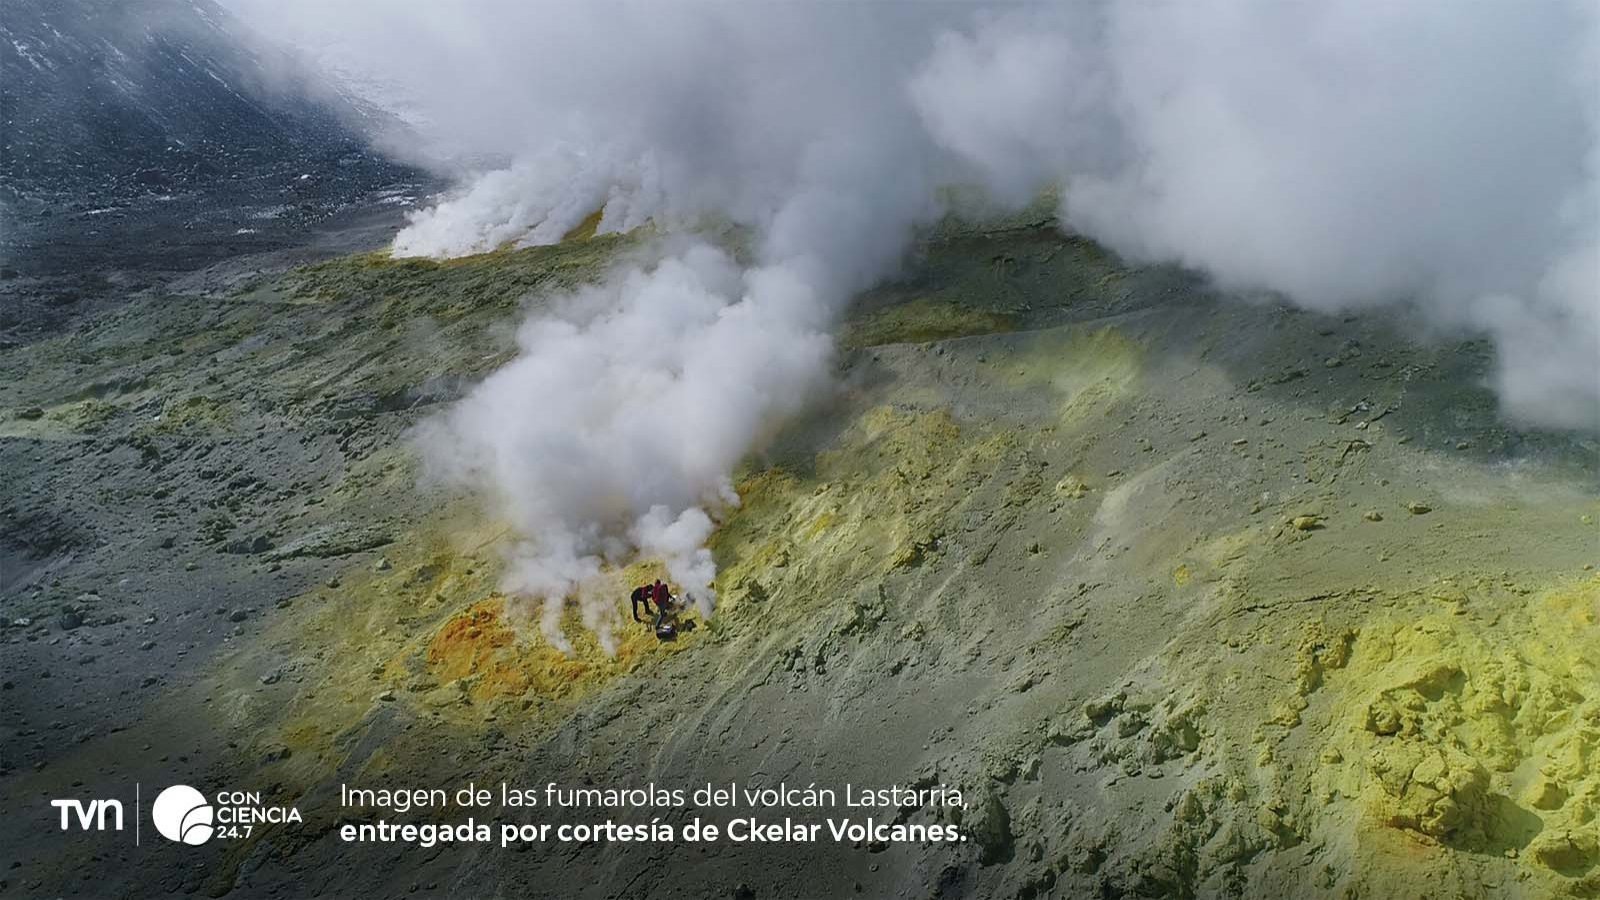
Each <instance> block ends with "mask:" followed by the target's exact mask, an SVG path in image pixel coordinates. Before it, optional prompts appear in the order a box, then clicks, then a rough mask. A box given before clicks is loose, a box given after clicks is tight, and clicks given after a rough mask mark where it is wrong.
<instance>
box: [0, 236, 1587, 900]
mask: <svg viewBox="0 0 1600 900" xmlns="http://www.w3.org/2000/svg"><path fill="white" fill-rule="evenodd" d="M635 241H636V239H631V238H626V237H620V238H619V237H601V238H594V239H590V240H578V239H574V240H571V241H568V242H566V243H563V244H561V245H559V246H555V247H548V248H536V249H529V250H522V251H516V252H502V253H495V254H489V255H486V256H481V257H473V258H468V259H464V260H457V261H452V262H448V263H432V262H420V261H403V262H402V261H391V260H388V259H387V258H384V257H383V256H382V255H366V256H355V257H348V258H342V259H338V260H334V261H332V262H326V263H321V264H317V265H312V266H307V267H303V268H299V269H294V270H292V271H288V272H284V273H276V274H265V275H262V276H260V277H258V278H256V279H254V280H251V281H249V282H248V283H245V284H243V285H238V284H234V283H233V282H229V283H228V284H226V285H223V286H221V287H217V288H216V290H215V291H214V292H212V293H205V292H198V293H185V292H184V291H183V289H182V285H181V284H180V285H178V286H176V287H174V288H173V289H172V290H169V291H165V292H152V293H149V294H147V295H145V296H142V297H139V298H134V299H133V300H131V301H130V302H129V303H128V304H127V305H125V306H123V307H121V308H120V309H119V310H118V311H116V312H114V313H111V314H107V315H104V316H101V317H98V318H96V319H93V320H91V321H89V322H87V323H86V324H85V325H84V326H83V327H82V328H80V329H78V330H76V331H75V332H73V333H71V334H67V335H63V336H60V337H57V338H54V339H51V340H48V341H42V342H38V343H34V344H30V345H27V346H24V347H20V348H16V349H13V350H11V351H8V352H7V353H6V355H5V356H4V357H3V362H0V368H3V376H4V377H3V378H0V403H3V405H4V407H5V409H6V415H5V417H4V421H3V422H0V435H3V439H0V465H3V466H4V471H5V472H6V473H7V486H6V488H5V491H6V495H5V497H4V503H5V508H4V515H5V518H6V529H5V538H6V544H5V546H4V547H3V548H0V552H3V553H4V563H5V569H4V571H5V576H4V583H3V584H0V590H3V592H4V595H3V596H4V600H3V604H4V607H3V613H4V622H5V623H6V628H5V631H4V633H3V634H4V639H5V641H6V643H5V645H4V646H5V653H4V657H3V660H0V663H3V668H4V682H5V684H4V687H5V691H4V693H3V695H0V696H3V698H4V701H3V713H0V727H3V729H4V740H5V751H6V752H5V755H4V765H5V767H6V772H5V774H4V777H3V781H0V792H3V797H4V804H5V808H6V809H7V810H8V811H9V814H8V816H7V817H6V820H5V821H4V823H3V824H0V830H3V833H4V840H3V841H0V846H3V847H4V848H5V849H4V853H5V855H6V857H7V859H6V861H5V864H6V865H7V866H10V867H11V868H9V869H6V870H5V871H4V872H3V873H0V878H4V879H6V881H7V882H8V883H9V886H10V887H11V888H12V889H13V890H21V891H22V892H23V893H25V894H27V895H30V896H31V895H37V894H45V893H48V894H50V895H60V894H79V895H85V896H100V895H119V896H135V897H137V896H169V895H171V894H174V893H200V894H206V895H212V896H220V895H229V896H268V895H272V896H352V895H357V894H360V893H362V892H368V891H374V892H382V893H383V894H385V895H393V894H400V893H404V892H408V891H414V892H417V893H418V894H420V895H425V896H432V895H450V896H552V897H556V896H559V897H572V896H592V897H612V896H614V897H633V896H647V895H648V896H661V897H676V896H685V897H700V896H729V895H730V894H731V895H733V896H740V897H750V896H754V897H793V896H807V897H823V896H844V895H854V894H860V895H863V896H890V895H894V896H914V897H920V896H940V897H961V896H966V897H1004V896H1014V897H1039V896H1061V897H1074V896H1088V895H1099V896H1119V895H1138V896H1168V897H1212V896H1218V897H1224V896H1240V897H1285V896H1293V897H1384V896H1396V895H1404V896H1415V897H1506V896H1510V897H1546V896H1574V897H1594V896H1600V844H1597V831H1600V826H1597V822H1596V817H1597V813H1600V673H1597V671H1596V666H1597V663H1596V659H1597V655H1596V654H1595V653H1594V649H1593V648H1594V647H1595V646H1597V640H1600V624H1597V616H1600V581H1597V579H1596V576H1595V573H1594V571H1593V570H1592V565H1593V564H1594V563H1595V561H1596V556H1597V555H1600V554H1597V547H1600V544H1597V539H1600V531H1597V526H1596V524H1595V516H1596V515H1597V514H1600V501H1597V497H1600V473H1597V464H1596V450H1597V448H1596V444H1595V443H1594V442H1593V440H1592V439H1591V438H1587V437H1584V436H1571V435H1555V434H1544V433H1532V432H1526V431H1517V430H1513V429H1510V428H1508V427H1507V426H1505V425H1504V424H1502V423H1501V422H1500V421H1499V420H1498V419H1497V417H1496V414H1495V407H1494V402H1493V398H1492V396H1491V395H1489V394H1488V393H1487V392H1486V390H1485V389H1483V388H1482V387H1480V386H1479V385H1481V383H1482V382H1483V379H1484V375H1485V373H1486V371H1487V369H1488V367H1489V365H1490V364H1491V357H1490V352H1489V350H1488V348H1486V347H1484V346H1482V345H1480V344H1476V343H1452V344H1442V343H1431V344H1423V343H1418V342H1415V341H1414V340H1412V339H1411V338H1410V337H1408V336H1409V335H1411V334H1413V333H1414V332H1412V331H1411V330H1410V329H1408V328H1407V327H1406V324H1405V323H1403V322H1398V321H1394V320H1391V319H1387V318H1380V317H1376V316H1367V317H1348V318H1335V317H1327V316H1322V315H1318V314H1313V313H1308V312H1304V311H1297V310H1294V309H1290V308H1287V307H1284V306H1281V305H1278V304H1276V303H1274V302H1272V301H1271V300H1270V299H1264V298H1241V297H1224V296H1219V295H1217V294H1216V293H1214V292H1212V291H1210V290H1208V289H1207V288H1206V287H1205V286H1204V285H1202V284H1200V283H1198V282H1197V281H1196V280H1195V279H1193V278H1192V277H1190V276H1187V275H1185V274H1184V273H1181V272H1177V271H1173V270H1170V269H1162V268H1155V269H1137V268H1129V267H1127V266H1125V265H1123V264H1121V263H1119V262H1118V261H1116V260H1114V259H1112V258H1110V257H1108V256H1107V255H1105V254H1104V253H1103V252H1101V251H1100V250H1099V249H1098V248H1096V247H1095V246H1093V245H1092V244H1089V243H1087V242H1084V241H1081V240H1077V239H1074V238H1071V237H1064V236H1062V235H1061V234H1060V233H1059V232H1058V231H1056V230H1055V229H1054V228H1053V227H1052V225H1051V223H1048V222H1041V223H1036V224H1031V225H1019V226H1017V227H1004V228H1001V227H994V228H988V229H962V228H950V229H947V230H946V231H944V232H941V233H940V234H938V235H936V236H934V237H932V238H930V239H929V240H928V241H927V242H925V243H924V245H922V246H921V247H920V248H919V253H918V256H917V258H916V259H915V260H914V262H913V263H912V264H911V265H910V266H909V267H908V271H907V273H906V274H905V275H904V276H903V277H902V278H901V279H900V280H899V281H897V282H896V283H894V284H891V285H889V286H886V287H883V288H881V289H878V290H876V291H873V292H871V293H870V294H868V295H866V296H863V297H860V298H858V300H857V302H856V303H855V305H854V306H853V308H852V310H851V312H850V315H849V317H848V319H847V320H846V321H845V323H844V324H843V325H842V326H841V328H840V333H839V340H840V345H841V353H840V357H839V362H838V369H839V371H838V378H837V390H836V391H835V393H834V395H833V396H831V397H829V398H826V399H825V400H824V401H822V402H820V403H819V404H818V405H817V406H816V408H815V409H814V411H813V412H812V413H811V414H809V415H808V416H807V417H806V418H805V419H804V420H802V421H798V422H794V423H791V424H790V425H789V426H788V427H787V428H786V429H785V430H784V431H783V432H782V434H781V435H780V436H779V437H778V439H777V441H776V442H775V443H774V444H773V445H772V446H770V447H769V448H766V449H765V450H764V451H763V452H762V453H761V454H759V455H757V456H755V457H753V458H751V459H750V460H749V461H748V462H747V463H746V465H745V467H744V468H743V469H742V470H741V471H740V472H739V473H737V481H736V483H737V488H738V491H739V494H740V497H741V501H742V502H741V505H740V507H739V508H738V509H737V510H735V511H733V512H731V513H730V514H729V516H728V517H727V519H726V521H725V522H724V523H723V524H722V526H721V528H720V529H719V530H718V531H717V533H716V534H715V536H714V538H713V545H712V549H713V551H714V553H715V555H716V558H717V560H718V563H719V566H720V572H721V574H720V575H719V578H718V583H717V585H716V587H717V589H718V591H719V593H720V595H721V597H722V598H723V602H722V605H721V607H720V609H719V611H718V613H717V616H716V618H715V620H714V621H713V622H712V623H710V624H709V625H708V626H707V627H703V628H700V629H698V630H696V631H694V632H692V633H690V634H688V635H686V636H685V637H684V638H683V639H682V640H680V641H678V642H676V643H673V644H657V643H656V642H655V641H654V640H653V638H651V637H650V636H649V635H647V634H645V633H643V631H642V630H639V631H635V630H632V629H631V628H621V629H620V632H621V633H622V634H623V635H624V637H623V639H622V641H621V644H620V646H619V648H618V649H617V652H616V654H615V655H614V656H606V655H604V654H603V653H601V651H600V649H599V647H598V646H597V644H596V643H595V641H594V640H593V639H592V638H589V637H587V632H585V631H584V630H583V628H582V627H581V626H580V624H579V623H578V622H577V615H576V613H575V612H574V614H573V615H572V617H571V618H572V621H571V622H569V623H568V624H569V627H568V629H567V630H568V633H569V635H571V636H572V637H573V638H574V643H575V644H576V649H575V651H574V652H573V654H572V655H571V656H563V655H562V654H560V653H558V652H556V651H555V650H554V649H552V648H551V647H550V646H549V645H548V644H547V643H546V642H545V641H544V640H543V639H542V638H541V637H540V636H539V633H538V629H537V627H533V626H532V625H531V624H530V623H529V622H528V621H527V610H526V608H525V604H524V603H523V602H521V601H519V600H517V599H516V598H507V597H505V596H503V595H502V594H500V593H499V592H498V591H497V575H498V569H499V567H500V565H501V563H500V559H501V555H500V554H501V551H502V549H503V545H504V544H505V543H506V542H507V541H508V540H509V536H508V535H507V534H506V533H505V529H504V528H503V526H502V525H500V524H499V523H497V522H495V521H494V520H493V519H492V518H491V517H489V516H488V515H486V514H485V513H484V512H483V509H484V508H485V507H484V506H482V505H480V503H479V501H478V500H477V499H475V498H470V497H457V496H451V495H449V494H447V493H445V492H443V491H442V490H440V489H437V488H431V487H427V486H422V487H419V486H418V485H419V481H418V475H419V470H420V464H419V462H418V460H417V458H416V453H415V450H414V448H413V446H412V444H411V443H410V442H409V441H408V439H407V432H408V429H409V428H410V427H411V426H412V425H414V424H415V423H416V422H418V421H419V420H421V419H422V418H424V417H426V416H428V415H431V414H432V413H433V412H434V411H435V410H437V409H438V408H439V406H440V404H443V403H447V402H449V401H450V400H452V399H454V398H456V397H458V396H460V394H461V393H462V392H463V391H464V390H465V388H466V386H467V385H470V383H471V382H472V381H473V380H474V379H475V378H477V377H480V376H481V375H483V374H484V373H486V372H488V371H491V370H492V369H493V368H494V367H496V366H497V365H499V364H500V363H502V362H504V361H505V360H506V359H508V358H509V355H510V353H511V352H512V340H511V336H512V330H513V327H514V325H515V324H516V322H517V320H518V319H519V318H520V316H521V315H522V314H523V312H522V311H523V309H524V308H527V307H531V308H532V309H533V311H534V313H535V314H537V312H538V310H539V309H540V308H541V306H542V305H543V304H544V303H546V302H547V299H548V297H549V295H550V294H551V293H552V292H556V291H559V290H560V289H562V288H564V287H569V286H571V285H574V284H577V283H580V282H583V281H586V280H591V279H594V278H597V277H600V276H601V275H602V274H603V272H604V271H605V269H606V267H607V265H608V263H609V261H610V260H611V259H613V258H614V257H615V256H616V255H617V254H618V253H625V252H628V250H629V248H630V247H631V246H633V245H634V243H635ZM195 283H211V284H215V283H217V282H216V281H215V280H213V281H210V282H207V281H206V280H205V279H200V280H199V281H197V282H195ZM657 572H658V570H657V569H656V568H654V565H653V563H652V562H651V561H649V560H645V561H641V562H640V563H638V564H636V565H635V566H633V567H631V568H630V569H629V570H628V571H626V572H618V573H614V577H615V584H616V586H617V588H618V589H617V591H616V596H617V598H618V606H617V609H618V613H617V614H618V616H619V617H623V616H625V612H624V611H623V604H624V603H625V600H624V597H625V591H624V590H623V588H624V586H625V585H627V584H629V583H632V582H635V581H636V579H638V578H643V577H649V576H650V575H653V574H656V573H657ZM627 624H628V625H630V626H631V623H627ZM180 780H181V781H184V782H186V783H189V784H195V785H203V786H207V787H206V790H208V791H210V790H213V789H216V788H219V787H221V786H233V787H239V788H249V789H254V790H260V791H262V792H263V793H264V794H265V796H266V797H267V799H268V802H272V803H293V804H295V805H297V806H298V808H300V810H301V811H302V813H303V815H304V816H305V818H306V821H305V823H304V824H302V825H291V826H280V827H274V828H266V829H261V830H259V831H258V832H257V833H256V834H255V835H254V836H252V837H251V838H248V839H244V840H235V841H213V842H211V843H209V844H207V845H205V846H202V847H183V846H177V845H171V844H166V843H165V842H162V841H156V840H154V838H151V839H150V840H147V841H145V843H144V845H143V846H140V847H137V848H135V847H133V846H130V845H128V842H126V841H124V840H122V839H121V836H119V835H112V834H106V835H99V836H95V835H87V836H74V839H72V840H69V839H68V838H66V837H63V836H62V835H60V834H59V833H58V832H55V831H54V823H55V817H56V811H55V810H54V809H52V808H50V807H49V806H48V798H51V797H59V796H75V795H87V796H98V795H105V796H116V795H118V792H120V791H122V790H123V789H124V788H125V787H126V786H127V785H129V784H130V783H131V782H135V781H137V782H140V783H143V784H145V785H161V784H166V783H171V782H173V781H180ZM501 780H506V781H510V782H513V783H516V784H519V785H524V786H540V785H543V784H544V783H546V782H557V783H561V784H564V785H577V784H593V785H603V786H612V785H615V786H625V785H643V784H645V783H647V782H652V781H653V782H655V783H657V784H661V785H669V786H683V787H688V788H693V787H695V786H697V785H700V784H704V783H706V782H711V783H726V782H728V781H738V782H740V783H756V782H762V783H774V784H775V783H776V782H778V781H780V780H781V781H785V782H787V783H789V784H791V785H805V784H809V783H812V782H815V783H817V784H819V785H827V786H840V785H842V784H843V783H845V782H850V783H853V784H857V785H869V786H883V785H889V784H914V785H924V786H928V785H934V784H938V783H945V784H950V785H955V786H958V787H959V788H960V789H961V790H962V791H963V793H964V795H965V799H966V808H965V809H962V810H948V809H935V808H927V809H922V810H904V811H895V810H876V811H871V812H873V813H875V814H876V815H877V817H878V818H880V820H886V819H898V820H901V821H911V822H919V821H933V820H938V819H943V820H946V821H958V822H959V823H960V825H961V827H962V828H963V829H964V830H965V832H966V833H967V834H968V835H969V836H970V837H971V840H969V841H967V842H961V843H952V844H940V845H933V846H922V845H907V844H893V845H888V846H882V845H867V846H857V847H852V846H850V845H848V844H834V843H831V842H820V843H817V844H811V845H806V844H790V845H782V846H777V845H753V844H727V843H723V844H713V845H707V846H698V847H696V846H691V845H678V846H662V845H646V844H633V845H627V846H617V845H609V846H608V845H597V844H556V845H550V846H541V845H532V846H529V847H525V848H523V849H522V850H521V851H520V852H518V851H513V850H500V849H498V848H497V847H494V846H484V845H448V844H446V845H440V846H437V847H433V848H430V849H417V848H412V847H405V846H397V845H358V844H346V843H344V842H342V841H340V840H339V838H338V835H337V826H338V824H339V822H340V821H341V814H340V811H339V809H338V796H339V786H340V785H341V784H342V783H349V784H356V785H361V786H396V787H401V786H404V787H446V788H452V789H453V788H455V787H459V786H462V785H464V784H466V783H467V782H469V781H471V782H476V783H477V784H479V785H484V784H494V783H496V782H498V781H501ZM591 812H592V815H587V816H576V817H575V818H577V819H579V820H585V821H589V820H593V821H599V820H601V819H603V818H606V817H607V816H608V815H615V816H617V817H618V818H623V819H627V818H629V814H628V813H626V812H620V813H618V812H612V811H607V810H593V811H591ZM864 812H865V811H860V810H848V811H847V810H840V811H835V812H834V813H833V814H837V815H841V816H842V815H852V816H853V817H860V816H861V815H862V814H863V813H864ZM680 813H681V811H680V812H671V811H669V812H666V813H664V814H663V815H664V817H665V818H666V819H667V820H669V821H681V820H682V819H684V818H686V816H687V813H681V814H680ZM730 814H732V813H730ZM464 815H465V814H463V815H461V816H453V817H446V818H447V819H451V818H453V819H460V818H463V817H464ZM634 817H635V818H637V813H635V814H634ZM513 818H522V819H533V820H537V819H538V816H536V815H526V814H524V815H520V816H514V817H513ZM427 820H428V819H427V818H426V817H424V818H421V819H418V820H417V821H427Z"/></svg>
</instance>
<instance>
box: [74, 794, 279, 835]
mask: <svg viewBox="0 0 1600 900" xmlns="http://www.w3.org/2000/svg"><path fill="white" fill-rule="evenodd" d="M141 793H142V792H141V791H140V789H139V787H138V786H135V788H134V806H135V812H134V817H135V818H134V829H133V831H134V842H135V843H138V841H139V834H140V829H139V817H140V816H142V814H143V811H142V810H140V809H139V808H138V807H140V806H142V803H141V799H142V798H141ZM50 805H51V806H54V807H56V808H57V809H58V810H59V811H60V814H61V830H62V831H72V830H74V829H76V830H79V831H107V830H111V831H122V830H123V806H122V801H121V800H116V799H98V800H89V801H87V802H85V801H82V800H78V799H76V798H71V799H56V800H51V801H50ZM150 821H151V822H152V823H153V824H154V825H155V826H156V831H157V833H159V834H160V835H161V836H162V837H164V838H166V839H167V840H169V841H174V842H176V843H179V844H190V845H198V844H204V843H206V842H207V841H210V840H211V839H213V838H216V839H219V840H228V839H239V838H247V837H249V836H250V835H251V833H252V832H254V831H255V829H256V828H258V827H261V826H265V825H286V824H298V823H299V822H300V821H301V818H300V810H299V809H297V808H295V807H293V806H274V805H269V804H266V803H263V802H262V800H261V794H260V792H258V791H219V792H218V793H217V794H216V795H215V796H214V797H207V796H206V795H205V794H202V793H201V792H200V791H198V790H196V789H195V788H192V787H190V786H189V785H186V784H175V785H172V786H171V787H168V788H166V789H165V790H163V791H162V792H161V793H159V794H157V795H156V799H155V802H154V803H152V804H151V805H150Z"/></svg>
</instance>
